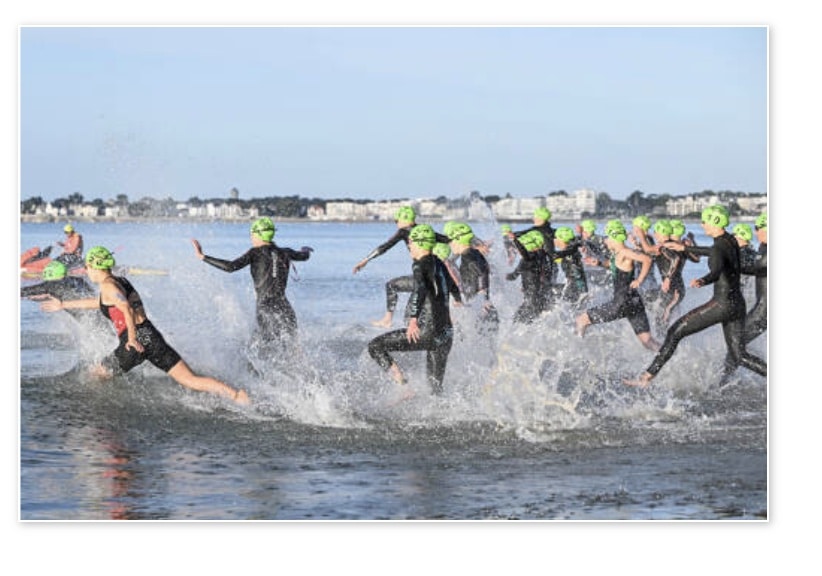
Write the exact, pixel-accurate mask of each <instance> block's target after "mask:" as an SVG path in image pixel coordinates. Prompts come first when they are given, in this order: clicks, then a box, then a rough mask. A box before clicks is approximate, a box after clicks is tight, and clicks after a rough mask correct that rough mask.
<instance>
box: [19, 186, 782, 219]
mask: <svg viewBox="0 0 822 576" xmlns="http://www.w3.org/2000/svg"><path fill="white" fill-rule="evenodd" d="M597 197H598V194H597V193H596V192H595V191H593V190H589V189H580V190H575V191H573V192H571V193H567V194H551V195H548V196H538V197H532V198H511V197H507V198H500V199H498V200H496V201H495V202H493V203H490V202H487V201H485V200H483V199H481V198H478V197H475V198H472V199H471V200H469V201H461V202H454V201H448V200H443V199H437V200H432V199H415V200H391V201H368V202H357V201H353V200H340V201H335V200H329V201H325V202H324V204H317V203H315V204H310V205H308V206H307V207H306V209H305V214H304V215H301V216H302V217H304V218H306V219H308V220H313V221H381V220H388V221H390V220H393V219H394V214H395V213H396V211H397V209H398V208H399V207H400V206H404V205H411V206H413V207H414V209H415V210H416V211H417V214H419V215H420V217H421V218H423V219H426V220H483V219H488V218H494V219H496V220H500V221H506V220H507V221H527V220H530V219H531V217H532V215H533V213H534V210H535V209H537V208H539V207H543V206H544V207H546V208H548V209H549V210H550V211H551V213H552V214H553V219H555V220H579V219H582V218H588V217H591V218H593V217H596V216H597V215H599V214H601V213H602V210H601V209H600V208H601V207H600V206H598V205H597ZM722 202H723V199H722V198H721V197H720V195H719V194H714V195H711V194H704V193H703V194H698V195H689V196H683V197H674V198H671V199H669V200H667V201H666V202H665V203H664V204H662V205H656V206H654V207H653V209H651V210H649V212H650V213H649V214H648V215H649V216H657V217H663V216H664V217H679V218H685V217H688V216H689V215H693V214H698V213H700V212H701V211H702V209H703V208H705V207H706V206H709V205H712V204H717V203H722ZM734 202H735V203H736V207H735V208H736V209H737V210H738V211H740V212H742V213H747V214H758V213H759V212H761V211H763V210H765V209H766V208H767V195H765V194H761V195H739V196H736V197H734ZM169 212H170V213H171V216H172V217H176V218H192V219H207V220H248V219H253V218H257V217H259V216H260V215H261V212H262V210H261V209H260V207H258V206H256V205H254V203H253V202H248V201H246V202H239V201H238V200H237V199H236V198H231V199H226V200H224V201H219V200H212V201H207V202H198V203H196V204H194V203H189V202H176V203H175V204H174V206H173V207H172V208H171V210H165V212H164V214H165V215H166V217H168V215H169ZM618 215H619V216H626V215H629V214H618ZM22 216H23V217H24V218H25V219H28V220H59V219H66V218H75V219H78V220H83V219H88V220H105V219H110V220H118V219H127V218H129V217H133V213H132V212H130V211H129V206H128V205H127V204H123V203H112V204H107V205H105V206H102V207H101V206H99V205H95V204H69V205H67V206H66V205H61V206H55V205H52V204H51V203H44V204H42V205H39V206H37V207H36V208H35V210H34V212H33V213H31V214H25V215H22ZM273 216H274V217H276V216H277V214H273Z"/></svg>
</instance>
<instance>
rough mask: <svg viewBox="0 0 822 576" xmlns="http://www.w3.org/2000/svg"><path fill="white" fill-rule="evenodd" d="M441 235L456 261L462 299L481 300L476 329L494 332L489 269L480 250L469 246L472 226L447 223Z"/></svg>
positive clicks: (495, 328) (497, 320)
mask: <svg viewBox="0 0 822 576" xmlns="http://www.w3.org/2000/svg"><path fill="white" fill-rule="evenodd" d="M445 235H446V236H448V238H449V239H450V241H451V242H450V244H449V245H450V246H451V250H452V251H453V253H454V254H456V256H457V257H458V258H459V260H460V266H459V278H460V292H461V293H462V298H463V301H464V302H470V301H471V300H473V299H474V298H478V299H481V300H482V309H481V310H480V312H479V315H478V318H477V326H476V328H477V331H478V332H480V333H484V334H493V333H496V331H497V328H498V325H499V315H498V314H497V309H496V308H495V307H494V304H493V303H492V302H491V268H490V266H488V260H486V258H485V256H483V255H482V252H480V251H479V250H477V249H476V248H475V247H473V246H472V245H471V242H472V241H473V240H474V231H473V229H472V228H471V227H470V226H469V225H468V224H465V223H464V222H454V221H451V222H448V223H446V225H445Z"/></svg>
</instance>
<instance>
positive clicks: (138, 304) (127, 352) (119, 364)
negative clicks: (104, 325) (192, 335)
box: [100, 276, 181, 372]
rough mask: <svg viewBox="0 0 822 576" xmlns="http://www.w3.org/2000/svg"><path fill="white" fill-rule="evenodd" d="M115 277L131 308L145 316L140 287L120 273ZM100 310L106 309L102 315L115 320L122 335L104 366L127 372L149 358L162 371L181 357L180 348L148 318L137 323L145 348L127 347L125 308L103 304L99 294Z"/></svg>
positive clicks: (138, 334)
mask: <svg viewBox="0 0 822 576" xmlns="http://www.w3.org/2000/svg"><path fill="white" fill-rule="evenodd" d="M112 278H113V279H114V281H115V282H116V283H117V286H119V287H120V289H121V290H122V291H123V293H124V294H125V296H126V299H127V300H128V302H129V304H130V305H131V308H132V310H134V312H135V313H137V312H140V313H141V314H142V315H143V316H145V312H144V311H143V302H142V300H141V299H140V295H139V294H138V293H137V290H135V289H134V286H132V285H131V282H129V281H128V280H127V279H125V278H121V277H119V276H112ZM100 311H101V312H102V313H103V316H105V317H106V318H108V319H109V320H111V321H112V323H113V324H114V330H115V332H116V333H117V337H118V338H119V339H120V344H119V345H118V346H117V348H116V349H115V350H114V352H112V353H111V354H110V355H109V356H107V357H106V358H105V359H104V360H103V365H104V366H108V367H109V368H110V369H112V370H113V371H115V372H117V371H118V370H119V371H122V372H128V371H129V370H131V369H132V368H134V367H135V366H138V365H140V364H142V363H143V362H144V361H146V360H148V361H149V362H151V363H152V364H154V365H155V366H156V367H157V368H159V369H160V370H162V371H163V372H168V371H169V370H171V369H172V368H174V366H176V365H177V363H178V362H179V361H180V360H181V358H180V355H179V354H177V351H176V350H174V348H172V347H171V346H170V345H169V344H168V343H167V342H166V341H165V339H164V338H163V335H162V334H160V331H159V330H157V328H155V327H154V324H152V323H151V322H150V321H149V320H148V318H146V319H145V320H143V322H142V323H141V324H137V326H136V328H137V341H138V342H139V343H140V344H142V345H143V348H144V350H143V352H137V351H136V350H134V349H133V348H128V349H126V343H127V342H128V327H127V326H126V323H125V319H124V316H123V314H122V312H120V310H118V309H117V307H116V306H106V305H104V304H103V300H102V296H101V297H100Z"/></svg>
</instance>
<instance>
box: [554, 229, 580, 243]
mask: <svg viewBox="0 0 822 576" xmlns="http://www.w3.org/2000/svg"><path fill="white" fill-rule="evenodd" d="M554 238H557V239H558V240H562V241H563V242H565V243H566V244H567V243H568V242H570V241H571V240H573V239H574V238H576V234H574V231H573V230H571V229H570V228H569V227H568V226H560V227H559V228H557V231H556V232H554Z"/></svg>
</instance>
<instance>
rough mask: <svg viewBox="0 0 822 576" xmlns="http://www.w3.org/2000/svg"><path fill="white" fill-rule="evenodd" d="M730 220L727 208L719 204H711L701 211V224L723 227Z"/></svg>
mask: <svg viewBox="0 0 822 576" xmlns="http://www.w3.org/2000/svg"><path fill="white" fill-rule="evenodd" d="M730 221H731V218H730V215H729V214H728V209H727V208H725V207H724V206H721V205H720V204H713V205H712V206H708V207H707V208H705V209H704V210H703V211H702V222H703V224H710V225H711V226H716V227H717V228H725V227H726V226H727V225H728V224H729V223H730Z"/></svg>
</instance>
